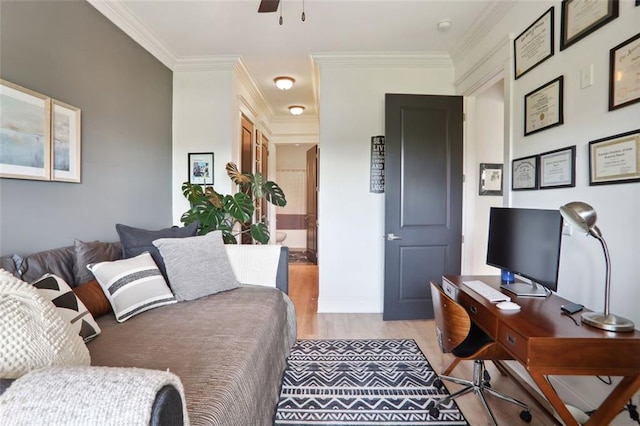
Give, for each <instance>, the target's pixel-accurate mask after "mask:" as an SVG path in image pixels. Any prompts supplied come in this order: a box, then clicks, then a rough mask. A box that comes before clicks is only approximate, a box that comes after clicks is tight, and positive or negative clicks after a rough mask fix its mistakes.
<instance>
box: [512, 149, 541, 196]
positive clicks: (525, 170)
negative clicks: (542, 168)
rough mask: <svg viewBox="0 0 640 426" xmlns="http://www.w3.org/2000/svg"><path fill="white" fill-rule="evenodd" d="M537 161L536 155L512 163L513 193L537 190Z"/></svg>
mask: <svg viewBox="0 0 640 426" xmlns="http://www.w3.org/2000/svg"><path fill="white" fill-rule="evenodd" d="M538 161H539V157H538V156H537V155H534V156H531V157H524V158H518V159H515V160H513V161H512V163H511V189H512V190H513V191H525V190H531V189H538Z"/></svg>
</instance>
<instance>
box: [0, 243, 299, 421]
mask: <svg viewBox="0 0 640 426" xmlns="http://www.w3.org/2000/svg"><path fill="white" fill-rule="evenodd" d="M198 238H201V237H198ZM80 243H81V242H80ZM83 244H84V245H83ZM93 244H94V245H96V244H99V245H100V247H101V250H100V251H101V253H103V257H104V253H110V255H109V256H110V260H119V259H121V258H122V257H124V250H123V249H122V247H121V243H120V242H115V243H100V242H95V243H93ZM80 245H81V246H82V247H83V248H85V249H86V247H87V243H81V244H80ZM266 247H267V246H253V245H240V246H228V247H227V248H226V249H227V250H228V251H229V252H228V253H229V262H230V264H231V266H232V267H233V271H234V273H235V275H236V276H237V277H238V281H239V282H240V285H239V286H238V287H237V288H233V289H230V290H227V291H220V292H217V293H215V294H210V295H205V296H203V297H197V298H195V299H193V300H189V301H178V302H176V303H171V304H167V305H164V306H159V307H156V308H154V309H150V310H146V311H144V312H142V313H140V314H137V315H135V316H133V317H131V318H129V319H127V320H126V321H123V322H121V321H119V320H117V318H116V315H114V313H113V312H108V313H106V314H103V315H98V316H97V317H95V318H94V319H95V322H96V323H97V325H98V326H99V329H100V332H99V334H98V335H97V336H95V337H93V338H92V339H91V340H90V341H88V342H87V343H86V347H87V349H88V351H89V354H90V359H91V360H90V366H88V367H87V366H84V367H49V368H44V369H37V370H34V371H31V372H28V373H27V374H25V375H24V376H22V377H19V378H17V379H1V380H0V424H12V423H13V422H12V420H14V419H12V418H10V417H9V418H2V416H3V413H4V414H5V415H6V413H7V412H14V413H15V412H16V411H7V406H8V404H14V405H15V404H16V401H18V405H20V404H23V403H20V402H19V401H21V400H20V399H19V397H16V396H12V398H11V399H10V400H9V402H7V401H5V400H4V399H6V398H9V395H10V394H11V391H12V388H15V389H18V387H17V385H19V384H20V383H21V382H22V381H24V382H27V378H30V377H31V382H32V383H31V384H30V386H34V385H33V383H35V386H36V387H38V386H39V383H49V386H50V383H58V377H63V374H65V373H66V374H67V375H70V376H72V377H75V380H70V379H68V378H66V379H65V380H66V381H65V383H69V382H70V381H72V382H77V381H81V382H83V384H82V385H81V386H80V385H78V386H79V387H78V386H75V385H74V386H75V387H74V386H71V385H68V386H67V385H65V387H67V388H69V389H67V390H65V389H58V387H57V386H54V388H55V391H56V392H57V394H56V398H58V399H61V400H62V401H59V402H57V403H55V402H48V403H47V404H46V405H45V408H44V409H43V408H40V409H41V410H43V411H40V413H46V414H42V415H45V416H46V419H45V418H38V420H42V421H41V422H40V423H48V424H54V423H56V422H60V424H66V423H73V422H71V421H69V422H67V421H65V420H64V419H70V418H72V417H73V416H75V417H73V418H75V419H76V420H79V421H78V422H76V424H92V423H102V422H104V421H105V419H104V418H102V419H89V418H82V416H83V414H82V413H85V412H86V411H82V410H83V408H82V407H75V405H81V403H77V404H76V402H75V401H77V400H79V399H82V398H80V395H77V394H75V393H81V394H85V395H89V393H90V392H91V390H87V389H85V388H83V386H85V382H86V383H89V382H91V383H92V384H87V385H86V386H88V387H90V386H94V387H96V386H97V390H95V389H94V392H95V393H96V394H97V395H104V396H99V397H98V398H102V401H99V402H97V403H96V402H92V403H91V404H93V405H97V407H93V408H94V409H93V413H94V414H91V416H93V415H98V416H100V415H102V416H105V414H104V413H106V412H108V411H106V410H109V409H110V408H109V407H108V406H109V404H110V403H109V401H108V400H109V399H110V398H111V397H112V395H110V394H102V393H101V392H102V391H101V390H100V389H102V388H103V387H104V389H109V388H108V386H111V387H112V388H113V389H112V390H110V391H108V392H110V393H116V394H119V395H118V397H119V398H121V400H123V401H128V400H132V399H134V398H135V397H139V396H140V395H142V394H143V393H144V391H149V392H151V395H152V398H151V400H149V401H148V402H142V404H144V405H145V406H146V407H145V410H146V411H145V412H147V414H145V415H144V416H142V417H143V419H142V422H139V423H138V424H154V425H164V424H193V425H243V426H244V425H270V424H272V423H273V416H274V412H275V407H276V404H277V402H278V395H279V391H280V386H281V379H282V374H283V371H284V368H285V366H286V359H287V356H288V354H289V350H290V348H291V347H292V345H293V344H294V342H295V338H296V321H295V309H294V307H293V304H292V303H291V300H290V299H289V297H288V296H287V291H288V265H287V262H288V248H287V247H284V246H276V247H277V248H276V250H278V251H279V256H276V257H273V256H271V257H268V258H265V257H264V256H263V257H262V258H261V257H260V256H256V254H257V253H259V252H260V250H263V251H264V250H265V249H266ZM270 250H271V251H272V252H273V250H274V248H273V246H271V249H270ZM163 253H164V252H163ZM83 255H86V253H83V252H82V250H80V251H79V249H78V241H77V240H76V242H75V244H74V246H69V247H63V248H57V249H53V250H48V251H44V252H39V253H36V254H32V255H28V256H17V255H11V256H3V257H0V268H1V269H4V270H5V271H8V272H10V273H12V274H13V275H15V276H16V277H19V278H20V279H21V280H22V281H25V282H27V283H31V282H33V281H35V280H38V279H39V278H40V277H42V276H43V274H55V275H56V276H58V277H60V278H62V279H63V280H64V281H66V282H67V283H68V284H69V286H70V287H72V290H73V292H74V293H76V295H78V297H79V298H80V300H82V301H85V300H86V302H87V303H85V304H86V305H87V307H88V308H89V306H90V304H91V303H92V302H91V300H90V299H91V296H89V298H88V299H87V296H84V298H83V297H80V296H79V295H81V294H82V291H81V290H83V289H84V288H85V287H86V286H87V284H84V283H79V282H78V274H80V275H83V274H86V271H79V270H78V265H77V263H78V260H79V257H80V256H83ZM265 259H266V260H265ZM85 260H86V259H85ZM98 260H100V259H98ZM265 262H269V263H271V264H270V265H265ZM274 262H275V264H274ZM266 266H268V267H266ZM265 267H266V269H269V270H271V271H275V276H272V277H267V278H266V279H265V278H264V277H262V278H260V277H258V278H256V279H253V278H252V277H256V276H259V275H260V271H262V270H264V269H265ZM167 272H171V271H167ZM194 273H195V272H194ZM170 278H171V275H169V281H170ZM256 280H257V281H260V282H257V283H256V282H243V281H256ZM94 290H95V288H94ZM89 311H91V308H89ZM0 345H1V343H0ZM5 349H6V348H5ZM149 372H156V373H158V374H160V375H161V374H167V375H169V376H168V379H167V378H164V379H163V378H158V377H152V378H151V379H149V380H148V382H149V384H148V385H147V384H146V383H147V382H146V381H145V380H147V377H146V376H144V375H145V374H147V373H149ZM167 372H168V373H167ZM36 374H39V375H40V376H38V377H36V378H34V376H35V375H36ZM152 375H153V374H152ZM85 377H88V378H89V379H85ZM176 378H177V379H176ZM165 379H167V380H165ZM163 380H164V381H163ZM96 382H97V385H96ZM120 383H122V384H120ZM134 383H135V385H134ZM107 385H108V386H107ZM25 386H27V385H25ZM132 387H133V389H132ZM146 387H148V389H145V388H146ZM120 388H122V389H121V390H122V393H123V395H124V396H123V395H120V392H119V391H118V389H120ZM114 389H115V390H114ZM39 390H42V389H39ZM42 391H44V392H53V389H51V390H49V391H47V390H42ZM16 392H18V391H16ZM23 392H26V393H31V394H32V395H37V393H33V391H32V390H31V391H29V390H24V391H23ZM65 392H67V393H70V394H67V393H65ZM104 392H107V391H106V390H105V391H104ZM127 392H128V394H127ZM127 395H129V397H127ZM5 397H6V398H5ZM87 398H88V396H87ZM26 400H29V398H27V399H26ZM22 401H24V400H22ZM145 401H146V400H145ZM103 403H104V407H102V404H103ZM23 405H24V404H23ZM13 408H14V409H15V406H14V407H13ZM21 409H22V411H24V412H27V414H28V412H29V410H31V409H30V408H29V409H26V408H25V407H24V406H22V407H19V408H18V411H17V412H20V410H21ZM3 410H4V411H3ZM132 410H133V409H132ZM57 411H59V413H57ZM138 411H140V412H142V411H144V410H138ZM36 412H37V411H36ZM95 413H98V414H95ZM100 413H101V414H100ZM23 414H24V413H23ZM28 415H32V416H33V415H34V414H33V412H32V413H31V414H28ZM38 415H40V414H38ZM87 415H88V414H87ZM118 415H120V414H118ZM138 415H141V414H140V413H138ZM78 416H80V417H78ZM145 416H146V417H145ZM27 417H28V416H27ZM107 417H108V416H107ZM61 419H63V420H62V421H61ZM122 419H128V418H127V417H122ZM94 420H95V421H94ZM109 421H110V422H111V424H118V423H120V424H123V423H122V422H124V421H126V422H129V420H118V419H116V418H110V419H109ZM25 423H26V422H25ZM107 423H109V422H107ZM103 424H106V423H103Z"/></svg>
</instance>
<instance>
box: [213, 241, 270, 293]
mask: <svg viewBox="0 0 640 426" xmlns="http://www.w3.org/2000/svg"><path fill="white" fill-rule="evenodd" d="M280 247H281V246H279V245H275V244H271V245H248V244H246V245H245V244H241V245H236V244H225V246H224V248H225V249H226V250H227V256H228V257H229V263H231V268H232V269H233V273H234V274H235V275H236V279H237V280H238V282H240V284H253V285H262V286H267V287H275V286H276V275H277V274H278V261H279V260H280Z"/></svg>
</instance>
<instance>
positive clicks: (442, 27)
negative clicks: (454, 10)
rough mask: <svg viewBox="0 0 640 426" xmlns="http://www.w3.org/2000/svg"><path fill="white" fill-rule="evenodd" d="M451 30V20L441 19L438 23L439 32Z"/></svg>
mask: <svg viewBox="0 0 640 426" xmlns="http://www.w3.org/2000/svg"><path fill="white" fill-rule="evenodd" d="M449 28H451V19H446V18H445V19H441V20H440V21H439V22H438V31H440V32H443V33H444V32H447V31H449Z"/></svg>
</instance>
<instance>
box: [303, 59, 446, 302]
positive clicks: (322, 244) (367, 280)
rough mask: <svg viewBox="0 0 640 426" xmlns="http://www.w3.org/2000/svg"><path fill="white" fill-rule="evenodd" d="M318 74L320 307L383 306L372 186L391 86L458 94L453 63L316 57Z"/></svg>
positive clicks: (380, 230) (378, 216)
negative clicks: (375, 140)
mask: <svg viewBox="0 0 640 426" xmlns="http://www.w3.org/2000/svg"><path fill="white" fill-rule="evenodd" d="M314 59H315V60H316V62H317V64H318V66H319V74H320V87H321V88H322V95H321V97H320V111H322V116H321V120H320V167H319V174H320V185H319V187H320V192H319V203H318V204H319V205H318V215H319V239H318V244H319V247H318V250H319V253H320V255H319V265H320V268H319V284H320V296H319V299H318V312H382V302H383V282H384V240H383V235H384V233H385V229H384V195H383V194H371V193H369V160H370V142H371V136H375V135H380V134H384V116H385V112H384V111H385V110H384V95H385V93H413V94H452V93H453V69H452V68H451V66H450V65H447V63H448V61H443V62H445V64H444V65H443V64H441V63H440V62H439V63H438V64H435V65H431V66H429V65H427V66H425V65H424V64H421V65H420V66H415V67H412V66H407V65H406V64H405V65H404V66H402V65H399V64H398V65H394V62H393V61H391V60H390V61H388V63H387V64H385V65H380V63H379V62H378V63H376V64H375V65H374V64H369V63H368V59H367V58H362V59H361V62H360V63H358V58H357V57H354V56H351V57H350V58H349V60H348V61H346V60H345V61H344V63H343V62H341V61H340V59H339V58H338V59H337V60H335V58H332V57H329V56H322V57H318V56H316V57H314Z"/></svg>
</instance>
